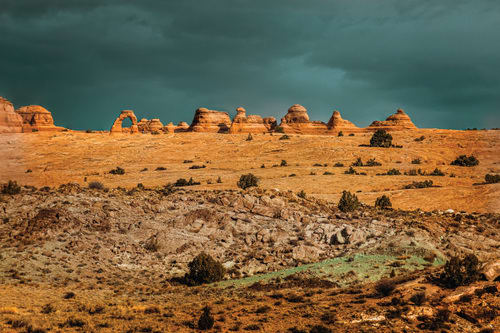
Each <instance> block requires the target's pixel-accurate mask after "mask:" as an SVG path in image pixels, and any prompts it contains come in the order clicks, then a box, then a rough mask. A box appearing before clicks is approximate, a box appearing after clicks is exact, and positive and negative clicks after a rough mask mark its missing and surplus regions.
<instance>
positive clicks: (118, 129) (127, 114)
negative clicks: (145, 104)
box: [109, 110, 139, 134]
mask: <svg viewBox="0 0 500 333" xmlns="http://www.w3.org/2000/svg"><path fill="white" fill-rule="evenodd" d="M127 118H129V119H130V120H131V121H132V126H130V128H123V127H122V122H123V121H124V120H125V119H127ZM109 132H110V134H118V133H130V134H134V133H139V128H138V126H137V117H136V116H135V114H134V111H132V110H123V111H122V112H121V113H120V115H119V116H118V118H116V120H115V122H114V123H113V126H112V127H111V130H110V131H109Z"/></svg>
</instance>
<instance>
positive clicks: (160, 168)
mask: <svg viewBox="0 0 500 333" xmlns="http://www.w3.org/2000/svg"><path fill="white" fill-rule="evenodd" d="M165 170H167V168H165V167H162V166H159V167H157V168H156V169H155V171H165Z"/></svg>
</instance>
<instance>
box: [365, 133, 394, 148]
mask: <svg viewBox="0 0 500 333" xmlns="http://www.w3.org/2000/svg"><path fill="white" fill-rule="evenodd" d="M391 145H392V135H390V134H389V133H387V132H386V131H385V130H382V129H379V130H377V131H376V132H375V133H373V135H372V137H371V139H370V146H371V147H383V148H389V147H390V146H391Z"/></svg>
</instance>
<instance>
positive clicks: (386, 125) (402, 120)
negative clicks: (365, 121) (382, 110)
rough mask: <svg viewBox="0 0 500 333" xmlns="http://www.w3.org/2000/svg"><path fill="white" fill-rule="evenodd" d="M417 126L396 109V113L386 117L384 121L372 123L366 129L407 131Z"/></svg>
mask: <svg viewBox="0 0 500 333" xmlns="http://www.w3.org/2000/svg"><path fill="white" fill-rule="evenodd" d="M416 128H417V126H415V124H413V122H412V121H411V119H410V117H409V116H408V115H407V114H406V113H405V112H404V111H403V110H402V109H398V111H397V112H396V113H395V114H393V115H391V116H389V117H387V119H386V120H384V121H377V120H376V121H374V122H373V123H371V125H370V126H368V128H367V129H385V130H393V131H394V130H407V129H416Z"/></svg>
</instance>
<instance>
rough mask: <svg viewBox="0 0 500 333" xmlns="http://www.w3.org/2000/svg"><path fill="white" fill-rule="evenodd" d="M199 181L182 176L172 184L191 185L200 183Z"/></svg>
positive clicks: (177, 185) (178, 185)
mask: <svg viewBox="0 0 500 333" xmlns="http://www.w3.org/2000/svg"><path fill="white" fill-rule="evenodd" d="M200 184H201V183H200V182H195V181H194V180H193V178H192V177H191V178H189V180H186V179H184V178H179V179H177V181H176V182H175V183H174V186H176V187H182V186H193V185H200Z"/></svg>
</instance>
